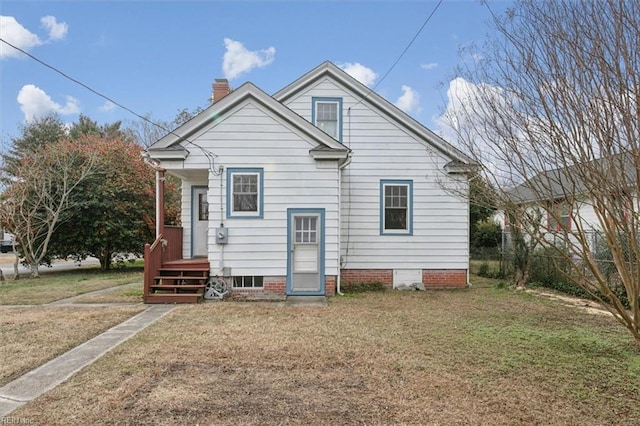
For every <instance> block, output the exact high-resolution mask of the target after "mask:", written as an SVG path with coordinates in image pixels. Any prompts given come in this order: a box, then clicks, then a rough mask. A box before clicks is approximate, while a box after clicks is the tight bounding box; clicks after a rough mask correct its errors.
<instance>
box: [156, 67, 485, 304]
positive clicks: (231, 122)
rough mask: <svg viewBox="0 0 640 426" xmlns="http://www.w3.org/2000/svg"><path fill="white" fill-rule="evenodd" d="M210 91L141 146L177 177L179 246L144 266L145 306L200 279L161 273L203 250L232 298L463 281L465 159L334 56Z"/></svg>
mask: <svg viewBox="0 0 640 426" xmlns="http://www.w3.org/2000/svg"><path fill="white" fill-rule="evenodd" d="M213 92H214V94H213V101H214V102H213V104H212V105H211V106H210V107H209V108H207V109H206V110H204V111H202V112H201V113H200V114H198V115H197V116H195V117H194V118H193V119H192V120H190V121H188V122H187V123H185V124H184V125H182V126H180V127H178V128H177V129H175V130H174V131H173V132H171V133H169V134H167V135H166V136H165V137H163V138H162V139H160V140H159V141H157V142H156V143H155V144H153V145H152V146H150V147H149V148H148V149H147V151H146V153H145V156H146V157H148V159H150V160H151V161H153V162H155V163H156V164H157V166H158V182H159V183H160V184H162V180H163V179H162V176H163V173H165V171H166V173H170V174H172V175H175V176H178V177H179V178H180V179H182V228H181V230H178V234H177V236H176V237H172V238H176V239H178V240H180V241H178V242H177V244H178V246H181V248H179V249H177V250H178V253H176V252H174V251H173V250H174V249H172V248H170V247H167V248H166V249H165V251H166V252H167V253H168V252H171V253H172V254H167V253H165V255H164V256H165V257H164V259H161V258H160V255H158V254H156V255H155V256H156V257H155V259H156V260H154V261H152V262H150V261H147V262H146V263H147V264H149V265H151V266H149V268H148V269H149V270H148V271H146V278H145V294H146V301H147V302H148V303H153V302H159V303H162V302H173V301H176V300H174V299H177V298H172V297H173V296H168V295H167V294H166V292H164V291H162V290H167V289H168V290H172V289H173V290H174V292H175V293H178V292H179V290H181V288H179V287H178V286H180V285H182V284H184V283H187V284H189V282H191V283H196V282H197V284H201V282H202V280H199V279H187V280H186V281H180V279H173V280H172V279H170V278H167V277H166V275H167V274H169V273H170V272H167V271H168V270H170V269H174V273H175V274H177V275H179V276H181V277H185V276H186V275H187V274H186V272H184V271H183V272H175V271H177V270H178V269H179V268H178V266H176V265H177V264H178V263H179V262H182V264H183V265H184V264H189V262H191V264H193V265H195V264H196V263H198V260H197V259H202V260H203V261H201V262H200V263H199V264H200V266H203V265H204V268H205V269H207V271H206V272H208V273H210V275H211V276H212V277H221V278H222V277H224V280H225V282H226V283H227V285H228V287H229V288H230V289H231V290H232V291H233V292H234V293H236V294H237V293H240V294H248V293H258V294H263V293H265V294H282V295H322V296H325V295H326V296H330V295H333V294H335V292H336V290H337V289H338V290H339V287H340V285H344V284H346V283H366V282H381V283H382V284H384V285H385V286H387V287H388V288H392V287H396V286H398V285H400V284H413V283H417V282H420V283H423V284H424V285H425V286H426V287H464V286H466V285H467V283H468V269H469V233H468V232H469V203H468V199H467V198H466V197H465V196H463V195H460V194H465V193H466V190H467V188H468V180H467V173H468V172H469V171H470V170H471V169H472V168H473V166H474V163H473V161H472V160H471V159H470V158H468V157H467V156H465V155H464V154H463V153H461V152H460V151H458V150H456V149H455V148H454V147H452V146H451V145H450V144H448V143H447V142H446V141H444V140H443V139H442V138H440V137H439V136H437V135H436V134H434V133H433V132H432V131H430V130H429V129H427V128H425V127H424V126H423V125H421V124H420V123H418V122H417V121H416V120H414V119H412V118H411V117H409V116H408V115H407V114H405V113H404V112H402V111H401V110H399V109H398V108H397V107H395V106H394V105H392V104H391V103H389V102H388V101H386V100H385V99H383V98H382V97H381V96H379V95H378V94H376V93H375V92H372V91H370V89H369V88H367V87H366V86H364V85H363V84H361V83H359V82H358V81H356V80H355V79H354V78H352V77H350V76H349V75H348V74H346V73H345V72H344V71H342V70H341V69H340V68H338V67H336V66H335V65H334V64H332V63H330V62H325V63H323V64H321V65H320V66H318V67H317V68H315V69H313V70H311V71H310V72H308V73H307V74H305V75H303V76H302V77H300V78H299V79H297V80H296V81H294V82H293V83H291V84H290V85H288V86H287V87H285V88H284V89H282V90H280V91H279V92H277V93H276V94H274V95H273V96H269V95H268V94H266V93H265V92H263V91H262V90H260V89H259V88H258V87H256V86H255V85H253V84H251V83H245V84H243V85H242V86H240V87H239V88H237V89H236V90H233V91H230V89H229V87H228V83H227V82H226V80H216V82H215V84H214V90H213ZM160 186H161V185H160ZM451 187H455V188H456V191H455V193H454V192H452V191H450V190H449V191H448V190H445V189H444V188H451ZM158 200H159V203H160V204H162V194H159V198H158ZM161 210H162V209H160V211H159V213H161ZM158 221H159V223H162V214H159V215H158ZM174 232H175V229H169V227H164V226H160V227H159V229H158V233H159V234H162V235H163V239H165V240H167V239H168V237H167V236H168V235H169V234H170V233H171V235H173V233H174ZM174 243H176V242H175V241H174V242H172V241H168V242H165V245H172V244H173V245H175V244H174ZM160 246H161V245H160V244H159V243H158V241H157V242H156V243H155V244H154V246H153V247H151V248H150V251H148V253H147V255H148V256H154V255H152V254H150V253H151V252H152V251H153V249H155V250H156V252H158V251H159V250H160V249H159V247H160ZM170 261H172V262H170ZM168 264H170V266H172V267H173V268H170V267H167V265H168ZM194 269H195V268H194ZM158 271H159V272H158ZM163 271H165V272H163ZM194 275H195V276H198V277H199V273H194ZM204 275H206V274H203V276H204ZM163 276H164V278H161V277H163ZM216 282H217V283H220V281H216ZM164 283H167V286H165V287H161V286H162V285H163V284H164ZM195 287H196V285H195V284H194V288H195ZM154 291H155V292H154ZM184 300H185V301H186V298H185V299H184ZM190 301H193V300H190Z"/></svg>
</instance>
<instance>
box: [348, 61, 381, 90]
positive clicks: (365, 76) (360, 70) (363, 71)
mask: <svg viewBox="0 0 640 426" xmlns="http://www.w3.org/2000/svg"><path fill="white" fill-rule="evenodd" d="M340 68H342V69H343V70H344V72H346V73H347V74H349V75H350V76H351V77H353V78H355V79H356V80H358V81H359V82H360V83H362V84H364V85H365V86H367V87H371V86H373V83H375V81H376V79H377V78H378V74H376V73H375V72H374V71H373V70H372V69H371V68H367V67H365V66H364V65H362V64H360V63H358V62H356V63H351V62H347V63H345V64H342V65H340Z"/></svg>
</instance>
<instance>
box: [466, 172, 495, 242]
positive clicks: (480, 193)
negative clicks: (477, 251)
mask: <svg viewBox="0 0 640 426" xmlns="http://www.w3.org/2000/svg"><path fill="white" fill-rule="evenodd" d="M469 181H470V182H469V199H470V200H471V202H470V205H469V239H470V241H471V246H472V247H473V248H478V247H495V246H496V245H497V243H496V244H494V245H483V244H485V243H482V244H480V243H479V236H478V233H479V232H480V229H479V226H480V225H481V224H482V223H483V222H487V220H489V219H490V218H491V216H493V213H494V212H495V211H496V208H495V206H494V204H493V200H495V198H494V195H493V194H494V191H493V189H492V188H491V186H490V185H489V184H488V183H487V181H485V180H483V179H482V176H473V177H471V178H470V179H469ZM491 223H493V222H491ZM486 231H487V229H486V225H485V229H484V230H483V231H482V232H486ZM498 241H500V240H498Z"/></svg>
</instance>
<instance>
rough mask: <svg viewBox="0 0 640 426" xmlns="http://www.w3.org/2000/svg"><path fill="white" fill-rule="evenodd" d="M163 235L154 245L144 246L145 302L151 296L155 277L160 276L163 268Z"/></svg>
mask: <svg viewBox="0 0 640 426" xmlns="http://www.w3.org/2000/svg"><path fill="white" fill-rule="evenodd" d="M162 242H163V238H162V235H159V236H158V238H156V240H155V241H154V242H153V244H145V245H144V300H145V302H146V300H147V296H148V295H149V294H150V291H151V285H152V284H153V277H155V276H156V275H158V272H159V271H160V268H161V267H162V251H163V250H162Z"/></svg>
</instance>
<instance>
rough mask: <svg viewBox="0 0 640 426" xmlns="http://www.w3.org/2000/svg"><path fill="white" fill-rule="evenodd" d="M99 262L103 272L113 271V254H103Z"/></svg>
mask: <svg viewBox="0 0 640 426" xmlns="http://www.w3.org/2000/svg"><path fill="white" fill-rule="evenodd" d="M98 260H99V261H100V269H102V270H103V271H108V270H110V269H111V252H107V253H101V254H100V258H99V259H98Z"/></svg>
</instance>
